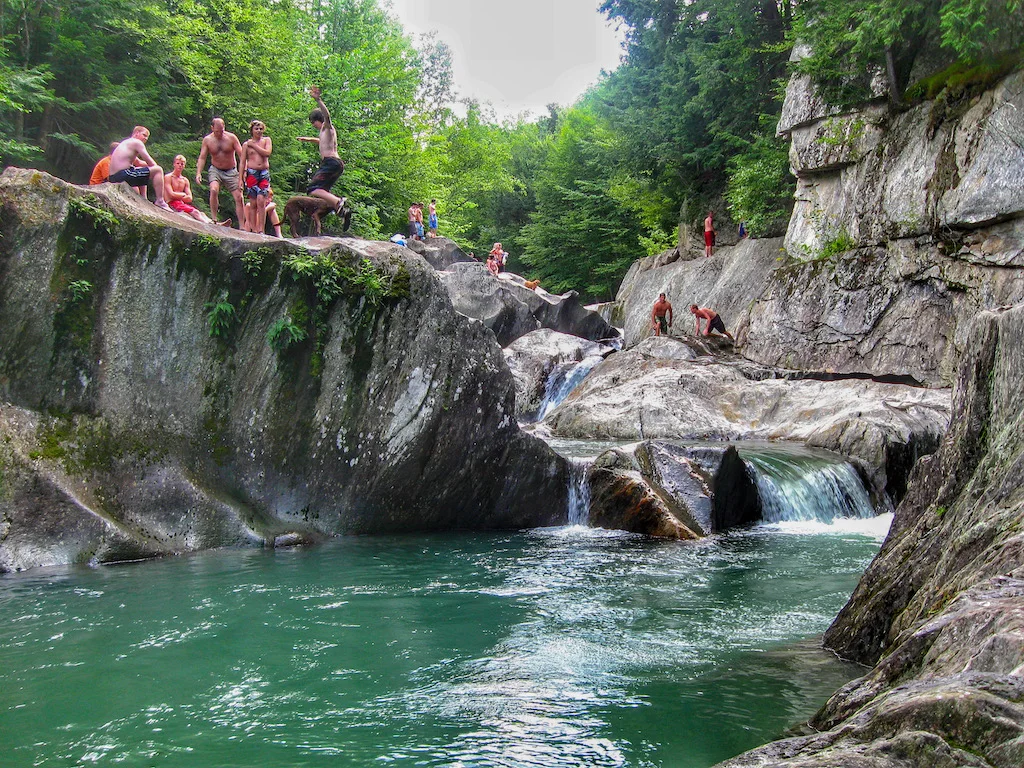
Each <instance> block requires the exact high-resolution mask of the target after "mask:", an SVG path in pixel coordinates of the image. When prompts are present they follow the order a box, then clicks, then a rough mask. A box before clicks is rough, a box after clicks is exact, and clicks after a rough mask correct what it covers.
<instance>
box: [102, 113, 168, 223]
mask: <svg viewBox="0 0 1024 768" xmlns="http://www.w3.org/2000/svg"><path fill="white" fill-rule="evenodd" d="M148 139H149V128H147V127H146V126H144V125H136V126H135V128H134V130H132V135H131V136H130V137H128V138H127V139H124V140H123V141H121V142H120V143H119V144H118V145H117V149H115V150H114V151H113V152H112V153H111V154H110V178H109V179H108V181H109V182H110V183H111V184H120V183H121V182H122V181H124V182H127V184H128V186H130V187H145V186H146V184H147V183H148V184H149V185H150V186H151V187H153V195H154V197H155V198H156V200H154V205H156V207H157V208H163V209H164V210H167V211H169V210H170V206H168V205H167V203H166V202H165V201H164V169H163V168H161V167H160V166H159V165H157V164H156V161H155V160H154V159H153V158H152V157H150V156H149V152H147V151H146V141H147V140H148ZM137 162H141V163H143V164H142V165H136V163H137Z"/></svg>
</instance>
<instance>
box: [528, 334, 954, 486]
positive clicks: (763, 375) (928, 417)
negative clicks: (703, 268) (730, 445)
mask: <svg viewBox="0 0 1024 768" xmlns="http://www.w3.org/2000/svg"><path fill="white" fill-rule="evenodd" d="M707 344H713V345H716V346H719V347H720V348H719V349H717V350H715V353H714V354H709V352H710V349H709V347H707V346H704V345H707ZM728 345H729V342H728V341H726V340H721V339H719V340H717V341H709V340H706V339H703V338H702V339H700V340H695V341H694V344H693V345H692V346H691V345H690V343H689V340H687V342H684V341H681V340H677V339H670V338H666V337H660V338H651V339H647V340H645V341H644V342H642V343H640V344H639V345H638V346H636V347H635V348H633V349H629V350H625V351H623V352H619V353H617V354H615V355H612V356H611V357H609V358H607V359H606V360H605V361H604V362H602V363H601V364H600V365H598V366H597V368H595V369H594V371H593V372H592V373H591V374H590V375H589V376H588V377H587V378H586V379H585V380H584V382H583V383H582V384H581V385H580V386H579V387H577V389H576V390H575V391H574V392H573V394H572V395H571V396H570V397H568V398H567V399H566V400H565V401H564V402H563V403H562V404H561V405H560V406H559V407H558V408H556V409H555V410H554V411H553V412H552V413H551V414H550V415H549V416H548V417H547V419H546V424H547V426H548V427H549V428H550V429H551V431H552V434H554V435H555V436H557V437H563V438H581V439H582V438H593V439H600V438H608V439H618V440H645V439H657V438H664V439H676V440H717V441H723V442H725V441H730V440H793V441H799V442H802V443H805V444H807V445H809V446H814V447H818V448H825V449H827V450H830V451H833V452H835V453H839V454H841V455H843V456H847V457H850V458H851V459H853V460H854V461H855V462H856V463H858V464H859V466H860V468H861V469H862V471H863V472H864V474H865V476H866V477H867V478H868V480H869V485H871V486H872V487H873V491H874V493H875V494H876V495H878V494H880V493H888V494H889V495H890V497H891V498H893V499H894V500H898V499H900V498H902V496H903V493H904V491H905V488H906V483H907V477H908V474H909V471H910V468H911V467H912V466H913V464H914V462H915V461H916V459H917V458H918V457H919V456H921V455H925V454H927V453H930V452H931V451H932V450H934V449H935V447H936V446H937V445H938V441H939V439H940V438H941V436H942V434H943V433H944V432H945V429H946V425H947V423H948V418H949V402H950V400H949V397H950V395H949V392H948V391H947V390H930V389H924V388H921V387H911V386H906V385H900V384H889V383H882V382H876V381H871V380H867V379H840V380H833V381H820V380H814V379H797V378H784V377H789V376H790V375H791V372H774V371H772V370H771V369H767V368H764V367H760V366H756V365H753V364H751V363H749V361H745V360H743V359H741V358H738V357H737V356H734V355H733V356H729V355H728V353H727V352H726V349H725V348H727V347H728Z"/></svg>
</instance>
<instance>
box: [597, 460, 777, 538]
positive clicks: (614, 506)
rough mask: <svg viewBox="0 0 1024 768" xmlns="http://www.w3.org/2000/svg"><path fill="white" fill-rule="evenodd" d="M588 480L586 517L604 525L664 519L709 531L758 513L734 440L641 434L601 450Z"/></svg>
mask: <svg viewBox="0 0 1024 768" xmlns="http://www.w3.org/2000/svg"><path fill="white" fill-rule="evenodd" d="M590 482H591V503H590V519H591V521H592V524H594V525H600V526H601V527H604V528H621V529H623V530H629V531H634V532H636V533H650V530H649V529H650V528H659V527H660V528H662V529H664V526H665V523H664V522H662V521H665V520H668V521H669V522H668V523H667V527H668V529H669V530H674V528H675V526H676V524H677V523H678V524H681V525H682V526H683V527H684V528H686V529H687V530H688V531H689V532H690V533H692V534H693V535H695V536H710V535H711V534H713V533H721V532H723V531H726V530H729V529H731V528H737V527H740V526H744V525H749V524H751V523H755V522H757V521H758V520H760V519H761V508H762V507H761V500H760V497H759V493H758V489H757V486H756V484H755V482H754V480H753V477H752V476H751V474H750V472H749V470H748V469H747V466H746V464H745V463H744V461H743V459H742V458H741V457H740V455H739V452H738V451H737V450H736V447H735V446H732V445H680V444H678V443H673V442H667V441H662V440H645V441H643V442H641V443H635V444H633V445H631V446H628V447H623V448H616V449H613V450H609V451H606V452H605V453H603V454H601V456H599V457H598V459H597V460H596V461H595V463H594V466H593V468H592V469H591V472H590ZM595 484H596V485H595ZM638 520H644V521H646V522H645V524H640V523H639V522H638ZM652 521H653V522H652ZM652 535H672V534H664V533H662V534H652ZM688 537H689V536H688V535H687V536H684V537H683V538H688Z"/></svg>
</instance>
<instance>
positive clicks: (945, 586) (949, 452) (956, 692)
mask: <svg viewBox="0 0 1024 768" xmlns="http://www.w3.org/2000/svg"><path fill="white" fill-rule="evenodd" d="M968 349H969V351H968V353H967V355H966V356H965V359H964V361H963V364H962V365H961V367H960V370H959V374H958V379H957V386H956V393H955V398H954V406H953V412H954V418H953V420H952V424H951V426H950V430H949V434H948V435H947V436H946V438H945V439H944V441H943V443H942V446H941V447H940V449H939V450H938V451H937V452H936V453H935V454H934V455H933V456H931V457H929V458H927V459H924V460H922V462H921V463H920V465H919V468H918V469H917V471H916V472H915V476H914V480H913V482H912V484H911V487H910V490H909V492H908V494H907V496H906V497H905V498H904V499H903V502H902V503H901V504H900V506H899V508H898V509H897V510H896V515H895V519H894V521H893V526H892V529H891V530H890V533H889V536H888V538H887V539H886V541H885V544H884V545H883V547H882V550H881V552H880V553H879V555H878V557H877V558H876V559H875V560H874V562H873V563H872V564H871V566H870V567H869V568H868V570H867V572H866V573H865V574H864V577H863V578H862V579H861V581H860V584H859V585H858V586H857V589H856V591H855V592H854V594H853V596H852V597H851V598H850V602H849V603H848V604H847V606H846V607H845V608H844V609H843V611H842V612H841V613H840V615H839V617H838V618H837V619H836V621H835V623H834V624H833V625H832V627H831V628H830V629H829V631H828V632H827V633H826V635H825V643H826V645H827V646H828V647H830V648H833V649H834V650H836V652H838V653H839V654H840V655H842V656H845V657H847V658H851V659H854V660H857V661H860V662H862V663H867V664H874V665H875V666H874V668H873V669H872V670H871V671H870V672H869V673H868V674H867V675H865V676H864V677H862V678H860V679H858V680H855V681H853V682H852V683H850V684H848V685H847V686H845V687H844V688H842V689H841V690H840V691H838V692H837V693H836V694H835V695H834V696H833V697H832V698H831V699H830V700H829V702H828V703H827V704H826V705H825V707H824V708H823V709H822V710H821V711H820V712H819V713H818V714H817V715H816V716H815V717H814V718H813V719H812V721H811V726H812V727H813V728H814V729H815V730H816V731H818V732H817V733H815V734H813V735H810V736H801V737H796V738H792V739H786V740H783V741H779V742H775V743H773V744H769V745H767V746H765V747H762V748H760V749H758V750H754V751H753V752H750V753H747V754H745V755H741V756H740V757H737V758H735V759H733V760H730V761H728V762H726V763H724V764H723V765H725V766H729V768H740V767H741V766H769V765H770V766H780V767H781V766H801V767H802V768H807V767H808V766H821V767H822V768H824V767H825V766H845V765H850V766H853V765H858V766H859V765H878V766H895V765H899V766H921V768H924V767H925V766H938V765H950V766H975V765H976V766H999V767H1000V768H1011V767H1016V766H1019V765H1022V764H1024V704H1022V702H1024V534H1022V530H1024V483H1022V482H1021V478H1022V477H1024V390H1022V389H1021V386H1020V381H1021V375H1022V373H1024V351H1022V350H1024V306H1018V307H1015V308H1013V309H1011V310H1009V311H1006V312H1002V313H992V312H987V313H984V314H983V315H981V316H980V317H979V318H978V320H977V321H976V323H975V326H974V329H973V334H972V337H971V341H970V344H969V345H968Z"/></svg>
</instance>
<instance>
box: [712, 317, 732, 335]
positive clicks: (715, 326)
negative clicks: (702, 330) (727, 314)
mask: <svg viewBox="0 0 1024 768" xmlns="http://www.w3.org/2000/svg"><path fill="white" fill-rule="evenodd" d="M708 331H721V332H722V333H727V331H726V330H725V323H723V322H722V316H721V315H715V319H714V320H712V321H711V324H710V325H709V326H708Z"/></svg>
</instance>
